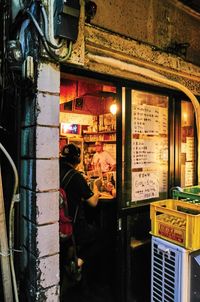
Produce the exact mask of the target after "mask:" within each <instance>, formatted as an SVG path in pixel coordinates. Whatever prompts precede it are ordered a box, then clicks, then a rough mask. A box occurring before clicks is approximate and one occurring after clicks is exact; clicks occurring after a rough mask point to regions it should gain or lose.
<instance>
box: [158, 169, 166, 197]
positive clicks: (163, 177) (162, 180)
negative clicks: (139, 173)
mask: <svg viewBox="0 0 200 302" xmlns="http://www.w3.org/2000/svg"><path fill="white" fill-rule="evenodd" d="M159 169H160V170H159ZM159 169H158V170H159V172H158V173H159V191H160V192H167V189H168V168H167V166H166V165H165V166H160V167H159Z"/></svg>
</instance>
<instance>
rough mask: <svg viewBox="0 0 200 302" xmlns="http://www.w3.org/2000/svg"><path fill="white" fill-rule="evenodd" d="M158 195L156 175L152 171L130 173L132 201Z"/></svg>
mask: <svg viewBox="0 0 200 302" xmlns="http://www.w3.org/2000/svg"><path fill="white" fill-rule="evenodd" d="M156 197H159V181H158V175H157V174H156V173H153V172H133V173H132V201H138V200H144V199H149V198H156Z"/></svg>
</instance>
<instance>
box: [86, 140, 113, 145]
mask: <svg viewBox="0 0 200 302" xmlns="http://www.w3.org/2000/svg"><path fill="white" fill-rule="evenodd" d="M100 142H102V143H110V144H111V143H113V144H116V141H113V140H100ZM84 143H86V144H95V143H96V141H84Z"/></svg>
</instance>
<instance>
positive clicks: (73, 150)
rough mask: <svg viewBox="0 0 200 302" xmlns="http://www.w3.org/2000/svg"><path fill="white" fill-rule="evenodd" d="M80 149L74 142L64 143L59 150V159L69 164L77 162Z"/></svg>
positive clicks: (78, 161)
mask: <svg viewBox="0 0 200 302" xmlns="http://www.w3.org/2000/svg"><path fill="white" fill-rule="evenodd" d="M80 155H81V149H80V148H79V147H77V146H76V145H74V144H68V145H65V146H64V147H63V149H62V152H61V159H62V160H63V161H66V162H68V163H70V164H73V165H74V164H79V163H80V161H81V159H80Z"/></svg>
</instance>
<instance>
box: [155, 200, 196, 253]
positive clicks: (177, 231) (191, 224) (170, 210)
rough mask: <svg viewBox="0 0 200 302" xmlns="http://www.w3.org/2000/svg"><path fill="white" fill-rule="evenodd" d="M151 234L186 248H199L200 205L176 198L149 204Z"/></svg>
mask: <svg viewBox="0 0 200 302" xmlns="http://www.w3.org/2000/svg"><path fill="white" fill-rule="evenodd" d="M150 218H151V234H152V235H154V236H157V237H160V238H163V239H166V240H168V241H171V242H173V243H175V244H178V245H180V246H182V247H184V248H186V249H189V250H192V251H195V250H198V249H200V205H199V204H191V203H187V202H184V201H181V200H176V199H166V200H161V201H156V202H152V203H151V204H150Z"/></svg>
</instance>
